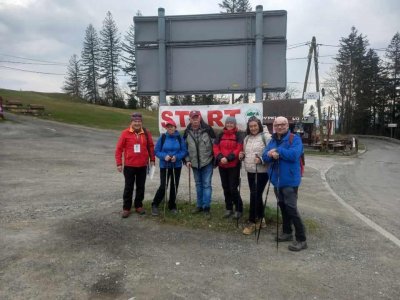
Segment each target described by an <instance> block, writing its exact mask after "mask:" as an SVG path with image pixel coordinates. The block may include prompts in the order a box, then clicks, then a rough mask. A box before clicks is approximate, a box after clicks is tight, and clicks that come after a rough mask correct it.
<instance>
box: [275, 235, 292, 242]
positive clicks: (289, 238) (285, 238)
mask: <svg viewBox="0 0 400 300" xmlns="http://www.w3.org/2000/svg"><path fill="white" fill-rule="evenodd" d="M275 241H278V242H290V241H293V235H292V234H291V233H282V234H280V235H279V236H278V238H275Z"/></svg>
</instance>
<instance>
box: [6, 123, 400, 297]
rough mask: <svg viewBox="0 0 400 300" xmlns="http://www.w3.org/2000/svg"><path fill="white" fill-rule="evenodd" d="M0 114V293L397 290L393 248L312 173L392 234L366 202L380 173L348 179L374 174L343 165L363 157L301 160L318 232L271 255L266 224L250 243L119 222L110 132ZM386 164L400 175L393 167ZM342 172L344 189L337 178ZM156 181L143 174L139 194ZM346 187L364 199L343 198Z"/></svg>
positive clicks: (383, 213)
mask: <svg viewBox="0 0 400 300" xmlns="http://www.w3.org/2000/svg"><path fill="white" fill-rule="evenodd" d="M7 118H10V119H11V120H10V121H7V122H1V123H0V299H188V298H190V299H399V298H400V283H399V279H398V278H400V251H399V247H398V246H397V245H395V244H394V243H392V242H391V241H389V240H388V239H386V238H385V237H384V236H382V235H381V234H379V233H378V232H376V231H375V230H373V229H372V228H371V227H369V226H367V225H366V224H364V223H363V222H361V221H360V220H359V219H358V218H357V217H355V216H354V215H353V214H352V213H351V212H349V211H348V210H347V209H345V208H344V207H343V206H342V205H341V204H340V203H338V201H337V200H336V198H335V197H333V195H332V194H331V193H330V192H329V191H328V190H327V189H326V186H325V184H326V182H324V180H323V178H324V176H321V174H325V172H326V171H328V172H327V178H328V183H329V184H331V186H332V188H333V189H334V190H335V192H337V193H338V194H339V195H340V196H341V197H342V198H343V199H345V200H346V201H350V204H351V205H354V207H355V208H357V209H360V210H361V212H362V213H365V214H366V215H368V216H373V218H374V221H375V222H377V223H380V225H381V226H384V227H385V228H386V229H387V230H389V231H390V232H392V233H393V234H394V235H396V236H397V237H399V226H398V225H399V223H398V218H395V217H396V216H398V213H397V214H396V212H398V209H397V210H395V209H393V206H391V205H392V204H388V205H387V206H383V207H382V205H376V203H375V202H376V200H379V199H376V198H375V195H376V194H374V191H378V190H385V189H386V188H387V185H391V184H390V179H389V180H388V181H383V180H376V179H380V178H379V176H378V174H375V175H376V176H378V177H375V175H374V176H371V181H370V182H369V184H372V183H373V184H374V185H373V186H371V187H370V189H369V190H361V191H360V194H358V191H359V187H360V184H361V186H362V182H361V183H360V182H358V181H355V180H354V181H353V179H354V178H357V177H358V176H360V172H367V171H368V172H370V173H371V174H373V173H374V170H375V169H371V170H363V169H357V171H354V172H355V173H349V172H350V170H352V167H351V166H352V165H354V164H355V161H358V160H362V159H363V156H360V157H359V158H348V157H334V158H332V157H314V156H308V157H307V158H306V159H307V162H306V172H305V177H304V178H303V184H302V186H301V188H300V192H299V209H300V211H301V213H302V215H303V217H304V218H306V219H308V220H310V221H311V222H313V223H314V224H317V226H318V229H317V230H314V231H313V232H311V233H309V235H308V243H309V248H308V249H307V250H305V251H302V252H300V253H292V252H290V251H288V250H287V248H286V247H285V245H282V246H280V248H279V251H276V248H275V247H276V246H275V243H274V242H273V236H274V233H275V230H274V228H267V229H266V231H264V232H263V233H262V236H261V238H260V242H259V244H256V243H255V241H254V237H246V236H243V235H241V234H236V233H216V232H212V231H207V230H192V229H188V228H184V227H178V226H169V225H166V224H160V223H157V222H155V221H153V220H152V219H151V218H150V217H140V216H137V215H133V216H132V217H130V218H128V219H124V220H123V219H121V218H120V215H119V212H120V209H121V205H122V199H121V196H122V188H123V177H122V175H121V174H119V173H118V172H117V171H116V168H115V165H114V157H113V156H114V147H115V143H116V141H117V138H118V135H119V133H118V132H115V131H106V130H97V129H90V128H84V127H80V126H71V125H64V124H60V123H56V122H49V121H42V120H38V119H35V118H30V117H22V116H18V117H17V116H12V115H7ZM387 147H390V146H387ZM397 147H398V146H397ZM397 149H398V148H397ZM373 154H374V153H373V152H372V151H371V153H369V154H368V152H367V153H366V154H364V155H373ZM365 157H367V158H368V159H370V157H369V156H365ZM375 159H376V160H379V159H378V158H376V157H375ZM382 164H384V163H382ZM390 170H391V171H393V172H394V173H395V174H398V167H396V165H393V166H391V167H390ZM186 172H187V171H186V170H185V169H184V170H183V172H182V178H181V185H180V191H179V194H180V196H179V198H180V199H181V200H184V199H182V198H184V197H185V196H186V195H188V189H187V186H188V184H187V178H188V176H187V173H186ZM243 175H244V171H243ZM396 176H398V175H396ZM342 177H343V178H344V179H341V180H344V181H345V183H346V184H347V185H344V183H343V182H337V180H336V178H342ZM155 178H157V174H156V175H155ZM346 178H347V179H346ZM395 182H397V186H398V181H395ZM392 183H393V182H392ZM157 184H158V181H156V180H155V181H148V182H147V184H146V195H145V199H146V200H148V201H150V200H151V199H152V197H153V195H154V192H155V189H156V188H157ZM245 185H246V184H244V185H243V186H245ZM353 185H354V188H353V189H352V190H351V193H352V195H353V194H354V195H358V196H359V198H361V199H362V200H361V199H358V198H357V197H356V196H354V197H353V196H352V197H351V198H349V199H348V200H347V198H346V197H345V196H346V191H347V190H348V186H353ZM213 186H214V199H222V193H221V189H220V182H219V176H218V174H217V173H215V174H214V181H213ZM242 191H243V198H244V199H248V189H246V188H243V189H242ZM394 191H395V193H396V192H397V193H398V187H394ZM366 194H368V197H367V196H366ZM193 197H194V195H193ZM271 199H272V198H271ZM357 199H358V200H357ZM178 200H179V199H178ZM364 200H365V202H362V201H364ZM394 201H398V199H397V200H396V199H394ZM397 204H398V202H397ZM386 219H387V220H386Z"/></svg>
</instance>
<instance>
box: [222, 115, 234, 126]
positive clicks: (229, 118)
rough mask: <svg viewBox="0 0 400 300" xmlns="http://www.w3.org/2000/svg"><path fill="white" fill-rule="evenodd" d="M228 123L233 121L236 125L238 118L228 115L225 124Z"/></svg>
mask: <svg viewBox="0 0 400 300" xmlns="http://www.w3.org/2000/svg"><path fill="white" fill-rule="evenodd" d="M226 123H233V124H235V126H236V119H235V117H227V118H226V120H225V124H226Z"/></svg>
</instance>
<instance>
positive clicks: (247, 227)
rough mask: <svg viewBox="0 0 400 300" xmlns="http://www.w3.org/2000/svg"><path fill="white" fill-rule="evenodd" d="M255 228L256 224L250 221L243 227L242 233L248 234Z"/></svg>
mask: <svg viewBox="0 0 400 300" xmlns="http://www.w3.org/2000/svg"><path fill="white" fill-rule="evenodd" d="M255 230H256V225H255V224H254V223H251V224H249V225H247V226H246V227H245V228H244V229H243V234H245V235H250V234H252V233H253V232H254V231H255Z"/></svg>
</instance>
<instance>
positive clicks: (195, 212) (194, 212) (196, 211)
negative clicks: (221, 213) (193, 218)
mask: <svg viewBox="0 0 400 300" xmlns="http://www.w3.org/2000/svg"><path fill="white" fill-rule="evenodd" d="M202 211H203V208H202V207H196V208H195V209H193V210H192V214H198V213H201V212H202Z"/></svg>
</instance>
